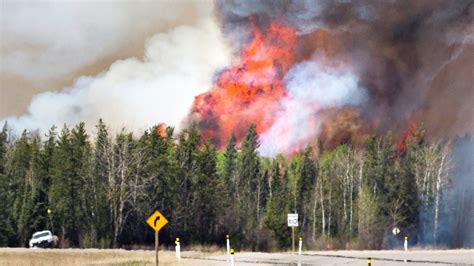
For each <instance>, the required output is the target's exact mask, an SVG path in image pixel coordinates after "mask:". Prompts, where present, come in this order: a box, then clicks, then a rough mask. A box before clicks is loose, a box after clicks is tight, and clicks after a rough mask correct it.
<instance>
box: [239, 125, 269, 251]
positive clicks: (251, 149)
mask: <svg viewBox="0 0 474 266" xmlns="http://www.w3.org/2000/svg"><path fill="white" fill-rule="evenodd" d="M258 147H259V143H258V136H257V131H256V126H255V125H251V126H250V127H249V129H248V132H247V135H246V136H245V139H244V141H243V143H242V155H241V162H240V171H239V173H240V175H239V176H240V180H239V181H238V188H237V190H238V192H237V197H238V198H240V202H239V204H240V208H241V210H240V213H239V215H240V219H245V220H241V221H240V223H241V224H242V234H243V236H244V239H245V240H244V241H245V242H246V243H249V244H250V245H251V246H252V248H255V246H256V244H257V242H258V239H257V240H255V238H254V237H251V236H252V233H251V232H252V230H253V228H259V224H260V223H261V222H263V220H260V218H261V214H262V211H263V205H262V203H263V202H262V201H261V199H260V197H259V196H260V193H261V190H262V189H263V188H264V186H262V183H263V182H261V177H262V175H260V157H259V155H258V151H257V148H258ZM242 217H245V218H242Z"/></svg>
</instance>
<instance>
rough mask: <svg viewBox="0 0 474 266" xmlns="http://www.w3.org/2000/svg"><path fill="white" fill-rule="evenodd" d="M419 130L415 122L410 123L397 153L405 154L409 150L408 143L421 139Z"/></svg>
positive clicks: (403, 134) (403, 133)
mask: <svg viewBox="0 0 474 266" xmlns="http://www.w3.org/2000/svg"><path fill="white" fill-rule="evenodd" d="M417 135H418V128H417V126H416V122H415V121H414V120H410V121H408V128H407V129H406V130H405V131H403V132H402V136H401V140H400V142H399V143H398V145H397V151H398V152H399V153H404V152H405V151H406V150H407V148H408V143H410V142H411V141H416V140H417V139H419V136H417Z"/></svg>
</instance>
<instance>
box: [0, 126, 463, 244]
mask: <svg viewBox="0 0 474 266" xmlns="http://www.w3.org/2000/svg"><path fill="white" fill-rule="evenodd" d="M407 140H408V141H407V145H406V147H404V148H403V150H400V148H397V147H394V145H393V143H394V141H393V140H392V138H391V136H390V135H387V136H373V137H371V138H369V139H368V140H367V143H366V147H365V148H363V149H353V148H351V147H350V146H349V145H340V146H338V147H337V148H335V149H334V150H327V151H322V152H318V154H316V153H315V151H313V150H312V149H311V148H310V147H308V148H306V149H305V150H304V151H302V152H300V153H297V154H295V155H293V156H291V157H288V158H287V157H283V156H276V157H275V158H267V157H262V156H260V155H259V153H258V146H259V143H258V138H257V134H256V130H255V127H254V126H251V127H250V128H249V129H248V133H247V136H246V138H245V139H244V140H243V142H242V143H241V144H239V145H238V144H237V143H236V141H235V138H234V137H233V136H232V137H231V138H230V140H229V142H228V145H227V147H226V148H225V149H224V150H223V151H218V150H216V148H215V147H214V146H213V145H211V144H210V143H208V142H207V141H206V140H204V139H203V138H202V137H201V136H200V134H199V131H198V130H197V128H196V127H195V126H190V127H189V128H188V129H185V130H183V131H182V132H180V133H179V134H175V133H174V132H173V128H170V127H169V128H167V129H166V131H165V132H161V131H160V130H158V129H157V128H152V129H150V130H147V131H146V132H144V133H143V134H142V135H141V136H133V135H132V133H130V132H127V131H125V130H123V131H121V132H119V133H118V134H116V135H113V136H112V135H111V133H110V132H109V130H108V128H107V126H106V125H105V124H104V123H103V122H102V121H99V124H98V125H97V126H96V134H95V135H94V136H93V137H91V136H89V135H88V133H87V132H86V130H85V125H84V123H80V124H78V125H76V126H75V127H73V128H70V127H68V126H64V127H63V128H62V129H61V130H60V131H59V130H58V129H57V128H55V127H53V128H51V130H50V131H49V132H48V133H47V134H46V135H45V136H40V135H39V134H38V133H34V132H33V133H32V132H27V131H24V132H23V134H21V135H20V136H16V137H14V136H12V134H10V133H9V130H8V127H7V125H5V127H4V128H3V131H2V132H1V134H0V201H1V202H2V208H0V245H1V246H26V245H27V242H28V239H29V238H30V237H31V234H32V233H33V232H34V231H37V230H44V229H53V231H54V234H56V235H58V236H59V239H60V243H61V246H62V247H68V246H72V247H100V248H106V247H131V246H133V245H135V246H137V245H152V243H153V237H154V234H153V232H152V230H151V229H150V228H149V227H148V226H147V225H146V223H145V220H146V218H147V217H148V216H149V215H150V214H151V213H152V212H153V211H154V210H155V209H158V210H160V211H161V212H162V213H163V214H164V215H165V216H166V217H167V218H168V219H169V221H170V223H169V224H168V226H166V227H165V228H164V229H163V230H162V231H161V233H160V238H161V239H160V241H161V243H165V244H171V243H172V242H173V239H174V237H177V236H179V237H181V238H182V241H183V242H184V244H219V245H221V244H223V243H224V239H225V235H226V234H229V235H231V237H232V243H233V245H234V246H236V247H240V248H248V249H254V250H271V249H286V248H288V247H289V246H290V243H291V239H290V235H291V234H290V233H291V231H290V229H289V228H288V227H287V224H286V223H287V217H286V216H287V214H288V213H294V212H295V213H298V214H299V218H300V227H298V229H297V230H298V233H299V234H301V235H302V236H303V238H304V240H305V244H306V245H308V247H309V248H372V249H377V248H382V247H385V248H386V247H393V246H397V245H399V243H400V242H399V241H400V239H401V238H402V237H403V236H402V235H403V234H408V235H409V236H410V242H412V243H413V244H415V243H421V244H450V243H447V242H446V237H445V235H443V234H446V232H444V231H443V230H441V224H442V223H443V222H444V218H443V217H446V216H447V213H446V210H447V208H446V206H444V205H445V202H446V201H445V200H444V199H445V195H446V193H445V192H446V190H447V188H448V187H449V184H450V176H451V173H452V171H451V168H452V160H451V157H452V156H451V144H450V143H449V142H439V141H438V142H436V141H431V142H426V141H424V139H423V134H422V132H412V135H411V136H410V137H409V138H408V139H407ZM48 208H49V209H51V210H52V213H51V216H48V212H47V210H48ZM457 211H458V212H462V211H463V210H462V209H458V210H457ZM459 219H462V217H461V218H459ZM455 222H459V221H455ZM395 226H397V227H399V228H400V229H401V230H402V233H401V234H400V235H399V236H396V237H395V236H393V235H392V234H391V230H392V228H393V227H395Z"/></svg>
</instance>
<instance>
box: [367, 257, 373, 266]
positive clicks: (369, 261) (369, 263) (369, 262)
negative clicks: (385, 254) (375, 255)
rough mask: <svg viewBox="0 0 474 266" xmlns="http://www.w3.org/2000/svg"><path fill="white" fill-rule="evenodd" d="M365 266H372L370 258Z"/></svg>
mask: <svg viewBox="0 0 474 266" xmlns="http://www.w3.org/2000/svg"><path fill="white" fill-rule="evenodd" d="M367 265H369V266H371V265H372V258H368V259H367Z"/></svg>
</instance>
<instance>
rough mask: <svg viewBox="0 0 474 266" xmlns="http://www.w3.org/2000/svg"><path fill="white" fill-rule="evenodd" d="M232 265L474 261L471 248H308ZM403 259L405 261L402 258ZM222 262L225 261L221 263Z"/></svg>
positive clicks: (240, 257) (248, 255) (251, 256)
mask: <svg viewBox="0 0 474 266" xmlns="http://www.w3.org/2000/svg"><path fill="white" fill-rule="evenodd" d="M234 256H235V257H234V260H235V265H236V266H237V265H367V258H369V257H370V258H372V265H373V266H375V265H474V250H417V251H408V252H404V251H398V250H390V251H320V252H316V251H308V252H303V254H302V255H301V256H298V255H296V254H291V253H257V252H243V253H237V254H235V255H234ZM205 260H207V261H208V262H209V264H214V263H218V264H221V265H230V264H227V263H229V262H228V261H229V257H228V256H227V255H222V256H210V257H207V258H206V259H205ZM405 261H406V262H405ZM224 262H227V263H225V264H224Z"/></svg>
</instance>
